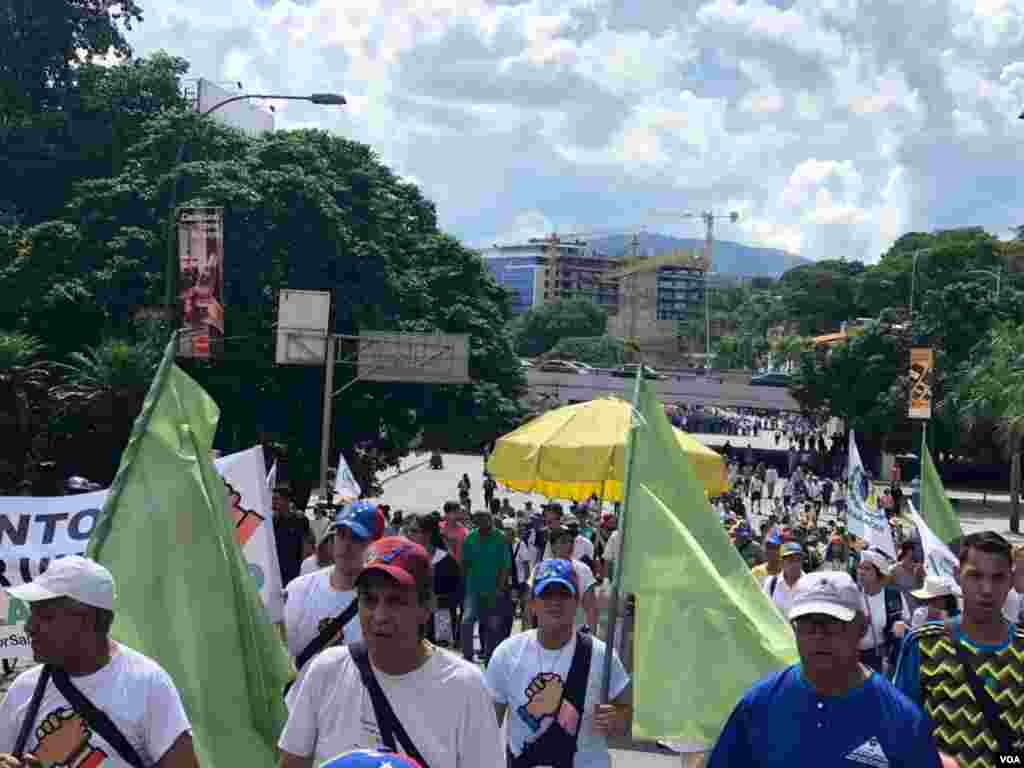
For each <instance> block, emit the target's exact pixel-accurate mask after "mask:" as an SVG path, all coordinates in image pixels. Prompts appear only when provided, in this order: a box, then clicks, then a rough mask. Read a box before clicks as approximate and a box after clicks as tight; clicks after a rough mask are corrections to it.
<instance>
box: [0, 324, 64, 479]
mask: <svg viewBox="0 0 1024 768" xmlns="http://www.w3.org/2000/svg"><path fill="white" fill-rule="evenodd" d="M43 352H44V347H43V344H42V342H41V341H40V340H39V339H37V338H35V337H33V336H29V335H27V334H24V333H17V332H13V333H12V332H9V331H0V433H3V435H4V439H3V440H0V489H4V490H6V491H7V492H12V491H14V490H15V489H16V488H17V486H18V484H19V483H20V482H21V481H23V480H24V479H25V475H26V472H27V471H28V468H29V463H30V459H31V455H32V445H33V438H34V436H35V435H37V434H38V433H39V431H40V430H42V429H45V426H46V418H45V413H46V411H45V400H46V392H47V388H48V386H49V382H50V376H51V373H52V367H51V365H50V363H49V362H48V361H47V360H45V359H44V357H43Z"/></svg>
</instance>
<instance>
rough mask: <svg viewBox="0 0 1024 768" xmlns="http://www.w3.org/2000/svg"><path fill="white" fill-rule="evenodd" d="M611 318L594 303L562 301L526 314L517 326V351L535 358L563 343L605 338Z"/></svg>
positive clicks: (578, 300) (582, 300) (580, 300)
mask: <svg viewBox="0 0 1024 768" xmlns="http://www.w3.org/2000/svg"><path fill="white" fill-rule="evenodd" d="M607 328H608V315H606V314H605V312H604V310H603V309H601V308H600V307H599V306H597V305H596V304H594V303H593V302H590V301H586V300H584V299H561V300H559V301H552V302H549V303H547V304H542V305H541V306H539V307H534V308H532V309H530V310H528V311H527V312H525V313H524V314H523V315H522V316H521V317H520V318H519V321H518V323H517V329H516V350H517V351H518V352H519V354H520V355H524V356H526V357H535V356H537V355H542V354H544V353H546V352H548V351H550V350H551V349H552V348H553V347H554V346H555V345H556V344H557V343H558V342H559V341H561V340H562V339H570V338H577V337H583V336H603V335H604V334H605V331H606V330H607Z"/></svg>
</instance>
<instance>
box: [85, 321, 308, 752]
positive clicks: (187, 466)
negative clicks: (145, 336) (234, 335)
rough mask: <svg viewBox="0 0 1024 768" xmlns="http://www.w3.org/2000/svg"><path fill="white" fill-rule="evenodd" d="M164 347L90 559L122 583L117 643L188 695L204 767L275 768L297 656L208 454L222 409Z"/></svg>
mask: <svg viewBox="0 0 1024 768" xmlns="http://www.w3.org/2000/svg"><path fill="white" fill-rule="evenodd" d="M175 344H176V339H174V338H172V340H171V343H170V344H168V346H167V351H166V352H165V354H164V359H163V362H162V363H161V364H160V368H159V369H158V371H157V374H156V377H155V378H154V380H153V384H152V386H151V387H150V390H149V394H148V395H147V396H146V401H145V403H144V404H143V406H142V413H141V414H140V415H139V417H138V419H137V420H136V422H135V426H134V428H133V429H132V435H131V438H130V439H129V441H128V445H127V447H126V448H125V451H124V453H123V454H122V456H121V466H120V467H119V469H118V471H117V476H116V477H115V478H114V484H113V486H112V487H111V491H110V495H109V497H108V499H107V502H106V504H105V505H104V508H103V514H102V515H101V516H100V519H99V521H98V522H97V524H96V529H95V530H94V531H93V534H92V536H91V537H90V540H89V547H88V555H89V556H90V557H92V558H93V559H95V560H96V561H98V562H100V563H103V564H104V565H105V566H107V567H108V568H109V569H110V570H111V572H112V573H113V574H114V578H115V579H116V581H117V588H118V600H117V605H116V607H115V613H116V617H115V621H114V626H113V630H112V633H111V634H112V636H113V637H114V639H115V640H118V641H120V642H123V643H125V644H126V645H128V646H130V647H132V648H134V649H135V650H138V651H140V652H142V653H145V654H146V655H147V656H150V657H152V658H154V659H156V661H157V662H159V663H160V665H161V666H162V667H163V668H164V669H166V670H167V672H168V673H169V674H170V675H171V677H172V678H173V680H174V683H175V685H177V687H178V690H179V691H180V692H181V696H182V699H183V701H184V703H185V709H186V711H187V712H188V715H189V719H190V720H191V721H192V728H193V740H194V742H195V744H196V753H197V755H198V757H199V762H200V764H201V765H203V767H204V768H234V767H235V766H246V768H272V766H275V765H276V764H277V759H276V740H277V737H278V735H279V734H280V731H281V729H282V727H283V726H284V721H285V717H286V711H285V709H284V703H283V702H282V700H281V689H282V686H283V685H284V683H285V682H286V681H287V679H288V671H289V667H288V663H289V662H288V657H287V654H286V651H285V649H284V646H283V645H282V643H281V641H280V638H279V637H278V636H277V634H276V633H275V631H274V628H273V625H272V624H271V623H270V620H269V618H268V616H267V614H266V612H265V610H264V608H263V605H262V603H261V601H260V597H259V593H258V592H257V590H256V584H255V582H254V581H253V578H252V576H251V575H250V574H249V572H248V570H247V567H246V564H245V561H244V559H243V557H242V552H241V549H240V548H239V546H238V544H237V542H236V539H235V536H234V531H233V526H232V523H231V520H230V519H229V517H228V515H227V513H226V501H227V496H226V492H225V487H224V481H223V480H222V479H221V478H220V476H219V475H218V474H217V471H216V469H214V466H213V462H212V459H211V454H210V449H211V447H212V444H213V437H214V432H215V431H216V428H217V421H218V419H219V417H220V409H219V408H218V407H217V404H216V403H214V402H213V400H212V399H211V398H210V396H209V395H207V394H206V392H205V391H204V390H203V389H202V388H201V387H200V386H199V385H198V384H197V383H196V382H195V381H194V380H193V379H191V378H190V377H189V376H188V375H187V374H186V373H185V372H184V371H182V370H181V369H180V368H178V367H177V366H176V365H175V364H174V350H175Z"/></svg>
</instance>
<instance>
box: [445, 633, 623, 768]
mask: <svg viewBox="0 0 1024 768" xmlns="http://www.w3.org/2000/svg"><path fill="white" fill-rule="evenodd" d="M591 640H592V643H593V645H592V647H593V652H592V654H591V659H590V675H589V677H588V679H587V693H586V698H585V699H584V705H583V717H582V721H581V722H580V721H579V720H578V716H579V713H577V712H575V710H574V709H573V708H572V706H571V705H570V704H568V702H565V703H564V706H563V707H561V708H560V709H559V711H558V712H556V713H551V714H548V715H542V716H541V717H540V718H539V719H538V718H535V717H533V716H532V715H531V714H530V713H528V712H527V705H528V704H529V702H530V700H529V698H528V696H527V693H526V692H527V690H528V689H529V688H530V684H531V683H533V682H534V680H535V679H537V678H538V677H540V676H541V675H544V674H547V673H552V674H555V675H557V676H558V677H559V678H560V679H561V681H562V683H563V684H564V682H565V680H566V678H567V677H568V676H569V667H570V666H571V664H572V657H573V654H574V653H575V652H576V637H575V636H574V637H573V639H572V640H571V641H570V642H569V644H568V645H566V646H565V647H563V648H562V649H560V650H558V651H549V650H547V649H546V648H544V647H543V646H542V645H541V644H540V641H539V640H538V639H537V630H535V629H533V630H530V631H528V632H521V633H519V634H518V635H513V636H512V637H510V638H508V639H507V640H505V641H504V642H502V643H501V645H499V646H498V647H497V649H496V650H495V651H494V654H493V655H492V656H491V661H490V663H489V664H488V665H487V672H486V680H487V687H488V688H489V689H490V691H491V695H492V696H494V700H495V701H496V702H498V703H499V704H507V705H508V713H507V716H506V719H507V722H508V742H509V743H508V746H509V749H511V750H512V753H513V754H515V755H520V754H522V752H523V749H524V748H525V746H526V743H527V741H528V740H529V741H533V740H534V739H536V738H539V737H540V735H541V734H543V733H544V732H545V731H546V730H547V729H548V728H549V727H551V724H552V723H553V722H554V720H555V717H556V716H557V717H559V718H560V719H561V720H562V722H563V723H566V724H574V723H577V722H578V723H579V729H580V730H579V738H578V740H577V745H576V757H575V759H574V761H573V767H574V768H610V766H611V758H610V756H609V753H608V740H607V739H606V738H605V737H604V736H600V735H598V734H597V733H595V732H594V708H595V707H596V706H597V704H598V703H599V702H600V700H601V674H602V671H603V670H604V654H605V644H604V642H603V641H601V640H598V639H597V638H596V637H592V638H591ZM627 685H629V675H628V674H627V672H626V669H625V667H623V666H622V662H621V661H620V660H619V655H618V654H617V653H616V654H614V655H613V656H612V676H611V682H610V685H609V688H608V695H609V698H611V699H615V698H616V697H617V696H618V695H619V694H621V693H622V692H623V691H624V690H625V689H626V686H627ZM431 768H433V766H431Z"/></svg>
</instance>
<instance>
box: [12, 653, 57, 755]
mask: <svg viewBox="0 0 1024 768" xmlns="http://www.w3.org/2000/svg"><path fill="white" fill-rule="evenodd" d="M49 682H50V668H49V667H48V666H45V665H44V666H43V669H42V671H41V672H40V673H39V679H38V680H37V681H36V688H35V690H34V691H32V700H31V701H30V702H29V705H28V709H27V710H26V711H25V719H24V720H22V721H21V730H19V731H18V740H17V741H16V742H14V756H15V757H16V758H18V759H19V760H20V759H21V756H22V755H23V754H24V752H25V745H26V744H28V736H29V734H30V733H32V726H34V725H35V723H36V716H37V715H38V714H39V707H40V705H41V704H42V703H43V694H45V693H46V686H47V685H48V684H49Z"/></svg>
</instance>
